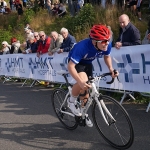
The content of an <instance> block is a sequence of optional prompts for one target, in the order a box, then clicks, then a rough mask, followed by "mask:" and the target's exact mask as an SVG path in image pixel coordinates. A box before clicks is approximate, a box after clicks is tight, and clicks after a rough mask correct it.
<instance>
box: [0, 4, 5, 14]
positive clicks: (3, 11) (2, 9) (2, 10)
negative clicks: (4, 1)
mask: <svg viewBox="0 0 150 150" xmlns="http://www.w3.org/2000/svg"><path fill="white" fill-rule="evenodd" d="M0 14H5V8H4V7H3V6H0Z"/></svg>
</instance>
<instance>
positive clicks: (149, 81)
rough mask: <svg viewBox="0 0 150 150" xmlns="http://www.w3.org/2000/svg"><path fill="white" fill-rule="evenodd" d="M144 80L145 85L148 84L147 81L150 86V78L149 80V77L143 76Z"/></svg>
mask: <svg viewBox="0 0 150 150" xmlns="http://www.w3.org/2000/svg"><path fill="white" fill-rule="evenodd" d="M143 80H144V84H146V83H145V81H147V82H148V83H149V84H150V78H149V76H148V77H144V76H143Z"/></svg>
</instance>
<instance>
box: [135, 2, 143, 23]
mask: <svg viewBox="0 0 150 150" xmlns="http://www.w3.org/2000/svg"><path fill="white" fill-rule="evenodd" d="M141 5H142V0H137V5H136V9H137V13H138V18H139V20H140V21H141V20H142V18H141Z"/></svg>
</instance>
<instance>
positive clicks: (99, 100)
mask: <svg viewBox="0 0 150 150" xmlns="http://www.w3.org/2000/svg"><path fill="white" fill-rule="evenodd" d="M94 99H95V102H96V104H97V106H98V108H99V110H100V113H101V115H102V117H103V119H104V121H105V123H106V124H107V125H108V126H110V125H111V124H112V123H114V122H116V120H115V119H114V117H113V116H112V115H111V113H110V112H109V110H108V109H107V107H106V105H105V103H104V101H103V99H102V97H101V95H99V97H97V96H95V98H94ZM104 111H105V114H104ZM106 115H108V116H109V118H110V120H111V122H108V120H107V119H106Z"/></svg>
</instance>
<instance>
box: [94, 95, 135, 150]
mask: <svg viewBox="0 0 150 150" xmlns="http://www.w3.org/2000/svg"><path fill="white" fill-rule="evenodd" d="M99 99H100V100H103V102H104V103H105V105H106V107H107V109H108V110H109V112H110V113H111V115H112V116H113V117H114V119H115V121H113V120H112V119H111V118H110V117H109V116H108V115H107V114H106V112H105V110H104V109H103V111H104V115H105V117H106V119H107V121H108V122H109V125H107V124H106V123H105V121H104V119H103V118H102V116H101V115H100V114H101V113H100V110H99V108H98V105H97V104H96V102H95V103H94V107H93V112H92V115H93V121H94V123H95V126H96V128H97V130H98V131H99V133H100V134H101V136H102V137H103V138H104V140H105V141H106V142H108V143H109V144H110V145H111V146H113V147H115V148H117V149H127V148H129V147H130V146H131V145H132V143H133V140H134V131H133V126H132V122H131V119H130V117H129V115H128V113H127V112H126V110H125V109H124V108H123V107H122V106H121V105H120V104H119V103H118V102H117V101H116V100H115V99H113V98H111V97H109V96H106V95H102V96H100V98H99Z"/></svg>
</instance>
